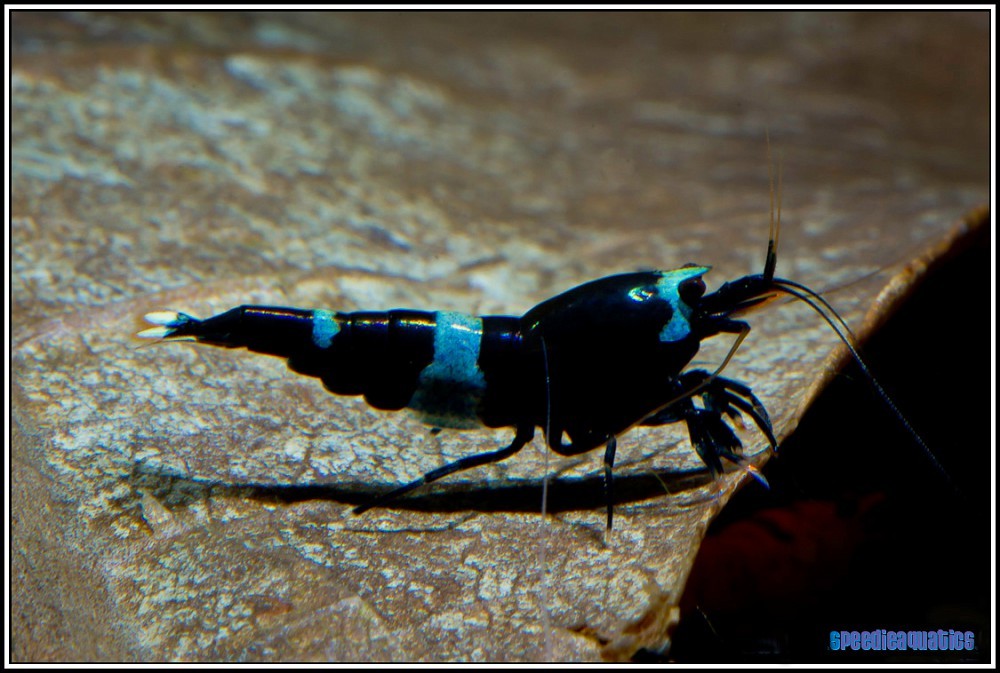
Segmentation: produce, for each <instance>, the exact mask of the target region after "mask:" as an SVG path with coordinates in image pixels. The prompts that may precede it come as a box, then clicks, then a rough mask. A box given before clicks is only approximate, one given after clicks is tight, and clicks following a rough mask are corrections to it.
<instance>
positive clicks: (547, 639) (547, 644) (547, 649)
mask: <svg viewBox="0 0 1000 673" xmlns="http://www.w3.org/2000/svg"><path fill="white" fill-rule="evenodd" d="M541 342H542V361H543V362H544V363H545V439H546V441H548V439H549V437H550V436H551V435H550V433H551V432H552V377H551V376H550V374H549V349H548V347H547V346H546V345H545V337H544V336H543V337H541ZM549 453H550V452H549V450H548V447H546V449H545V458H544V461H545V462H544V463H543V465H544V471H545V476H544V477H542V543H541V545H540V547H539V549H538V566H539V567H540V568H541V573H542V592H541V593H542V595H541V597H540V599H539V602H540V603H541V605H540V608H541V611H542V631H543V632H544V633H543V635H542V648H543V650H544V652H543V654H544V658H545V661H552V659H553V652H552V619H551V616H550V615H549V555H548V549H549V535H548V528H549V518H548V505H549Z"/></svg>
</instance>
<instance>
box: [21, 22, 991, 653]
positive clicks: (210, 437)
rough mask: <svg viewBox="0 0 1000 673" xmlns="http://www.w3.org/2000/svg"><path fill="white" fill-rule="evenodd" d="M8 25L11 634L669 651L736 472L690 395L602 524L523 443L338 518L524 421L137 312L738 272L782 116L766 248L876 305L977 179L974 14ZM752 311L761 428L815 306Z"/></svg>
mask: <svg viewBox="0 0 1000 673" xmlns="http://www.w3.org/2000/svg"><path fill="white" fill-rule="evenodd" d="M11 35H12V40H13V49H14V51H13V57H14V61H13V71H12V75H11V78H12V79H11V81H12V116H11V120H12V130H13V147H12V152H13V166H12V169H13V170H12V185H13V204H12V215H13V217H12V220H11V255H12V269H13V276H12V358H13V362H12V369H11V379H12V427H11V440H12V441H11V447H12V451H11V458H12V460H11V465H12V483H11V515H12V529H11V532H12V539H11V556H12V567H11V571H12V594H11V599H12V603H11V604H12V613H13V614H12V619H13V621H12V634H11V643H12V654H13V657H14V658H15V660H20V661H44V660H62V661H66V660H88V661H89V660H133V659H136V660H188V661H205V660H216V659H224V660H242V661H259V660H295V661H312V660H317V661H319V660H336V661H386V660H421V661H425V660H426V661H435V660H522V661H523V660H539V659H542V658H552V659H558V660H597V659H601V658H602V657H603V658H606V659H607V658H611V659H620V658H628V657H630V656H631V655H632V654H633V653H634V652H635V651H636V650H637V649H638V648H640V647H645V648H650V649H662V648H664V647H666V646H667V645H668V643H669V636H668V630H669V627H670V624H671V622H672V619H673V618H674V614H675V610H674V606H675V605H676V603H677V600H678V598H679V595H680V592H681V591H682V589H683V586H684V581H685V579H686V577H687V574H688V571H689V568H690V563H691V560H692V559H693V557H694V554H695V552H696V550H697V546H698V542H699V540H700V539H701V535H702V534H703V532H704V530H705V527H706V526H707V524H708V522H709V521H710V520H711V518H712V517H713V516H714V514H715V513H716V512H717V511H718V510H719V509H720V508H721V507H722V505H723V504H724V502H725V501H726V499H727V497H728V495H729V494H730V493H731V491H732V490H733V489H734V488H735V487H736V486H737V484H738V482H739V481H741V475H739V474H731V475H728V476H726V477H724V478H723V479H721V480H720V481H719V482H717V483H714V484H706V483H705V481H704V480H703V479H700V478H698V477H699V475H698V474H696V473H695V472H696V471H697V470H699V468H700V463H699V461H698V459H697V457H696V456H695V455H694V453H693V451H692V450H690V448H689V447H688V445H687V443H686V437H685V433H684V432H683V431H682V430H681V429H680V428H666V429H659V430H656V431H648V432H646V431H644V432H640V431H636V432H633V433H631V434H629V435H628V436H627V437H625V438H624V439H623V440H622V442H621V443H620V454H619V455H620V458H619V461H620V467H619V469H618V470H617V474H618V475H619V477H620V479H621V481H620V483H621V484H622V486H621V487H620V490H621V491H622V493H621V496H622V502H621V504H620V505H619V507H618V509H617V512H616V514H617V517H616V530H615V531H614V534H613V535H612V536H611V537H610V539H609V540H608V541H605V540H604V530H603V526H604V517H603V510H602V496H601V490H600V475H599V469H598V468H599V465H600V457H599V456H598V455H597V454H598V453H599V452H595V453H594V454H593V455H589V454H588V455H586V456H582V457H580V459H578V460H573V461H568V462H569V464H568V465H567V464H566V463H567V461H563V460H559V459H557V458H556V457H553V456H549V457H548V458H546V457H545V454H544V452H543V451H542V450H541V448H542V444H541V442H540V440H536V441H535V443H534V444H533V445H532V446H531V447H529V448H528V449H526V450H524V451H523V452H522V453H520V454H518V455H517V456H516V457H514V458H512V459H510V460H508V461H506V462H504V463H501V464H498V465H494V466H490V467H487V468H481V469H477V470H473V471H469V472H466V473H463V474H459V475H455V476H453V477H451V478H449V479H448V480H446V481H445V482H443V483H441V484H440V485H439V486H438V487H437V488H436V489H433V491H432V490H431V489H427V490H426V491H425V492H422V493H420V494H418V495H421V496H424V497H422V498H418V499H415V500H413V501H409V502H406V503H399V505H398V506H396V507H393V508H391V509H385V510H376V511H372V512H370V513H368V514H366V515H364V516H361V517H354V516H351V515H350V514H349V511H350V507H351V506H352V504H354V503H358V502H363V501H364V500H365V499H366V498H369V497H371V496H372V495H373V494H376V493H381V492H384V491H385V490H386V489H388V488H390V487H391V486H392V485H395V484H398V483H400V482H403V481H405V480H408V479H411V478H413V477H415V476H417V475H419V474H421V473H423V472H425V471H426V470H428V469H432V468H433V467H436V466H438V465H440V464H442V463H443V462H445V461H447V460H450V459H453V458H454V457H457V456H460V455H467V454H470V453H475V452H479V451H484V450H489V449H493V448H495V447H497V446H499V445H500V444H501V443H504V442H505V441H507V435H508V434H509V433H504V432H489V431H482V432H462V433H458V432H444V433H442V434H440V435H438V436H431V435H429V434H428V432H427V430H426V428H424V427H423V426H421V425H419V424H418V423H416V422H415V421H413V420H412V419H410V418H409V417H407V416H406V415H405V414H386V413H380V412H376V411H374V410H372V409H369V408H368V407H366V406H365V405H364V404H363V403H362V402H361V401H359V400H356V399H351V398H336V397H333V396H331V395H328V394H327V393H325V392H324V391H323V389H322V387H321V386H320V384H319V383H318V382H315V381H312V380H307V379H303V378H300V377H296V376H294V375H292V374H291V373H289V372H287V371H286V370H285V367H284V365H283V363H281V362H279V361H276V360H272V359H270V358H266V357H262V356H254V355H249V354H246V353H243V352H226V351H220V350H215V349H208V348H201V349H199V348H194V347H191V346H188V345H183V344H176V345H170V346H154V347H151V348H141V349H140V348H138V346H139V345H140V344H139V342H137V341H136V340H134V339H133V338H132V337H131V335H132V334H133V333H134V332H135V331H136V330H137V329H139V328H140V325H139V322H138V321H139V317H140V316H141V315H142V314H144V313H146V312H148V311H151V310H160V309H178V310H185V311H189V312H191V313H193V314H195V315H207V314H211V313H214V312H218V311H221V310H225V309H227V308H230V307H231V306H234V305H237V304H240V303H251V302H256V303H276V304H287V305H297V306H305V307H314V306H315V307H329V308H335V309H340V310H358V309H373V310H374V309H389V308H395V307H412V308H434V309H444V310H456V311H464V312H475V313H484V314H488V313H521V312H523V311H525V310H526V309H527V308H529V307H531V306H532V305H533V304H535V303H537V302H538V301H540V300H542V299H545V298H547V297H549V296H551V295H553V294H555V293H557V292H559V291H561V290H564V289H566V288H568V287H571V286H572V285H574V284H576V283H579V282H582V281H584V280H588V279H591V278H595V277H599V276H601V275H605V274H608V273H613V272H617V271H626V270H634V269H642V268H670V267H675V266H679V265H681V264H683V263H686V262H689V261H694V262H699V263H705V264H711V265H713V270H712V271H711V272H710V274H709V275H708V277H707V280H708V283H709V286H710V287H712V286H714V285H717V284H719V283H721V282H723V281H725V280H727V279H731V278H733V277H736V276H739V275H743V274H745V273H748V272H752V271H756V270H758V269H759V268H760V264H761V260H762V257H763V250H764V244H765V237H766V231H767V203H768V193H767V166H766V162H765V159H764V131H765V129H766V128H769V129H770V131H771V134H772V137H773V139H774V140H773V143H774V146H775V147H776V148H777V149H778V150H780V152H781V154H782V155H783V157H784V158H783V167H784V176H785V180H784V211H783V220H784V222H785V227H784V229H783V230H782V238H781V255H780V258H779V273H780V274H781V275H784V276H786V277H789V278H793V279H796V280H799V281H801V282H804V283H806V284H809V285H811V286H814V287H817V288H825V287H831V286H836V285H841V284H845V283H850V285H849V286H848V287H847V288H846V289H843V290H840V291H838V292H836V293H834V294H833V295H831V297H830V299H831V301H833V303H834V304H835V305H836V306H837V307H838V308H839V309H840V310H841V311H842V312H843V314H844V316H845V318H846V319H847V320H848V322H849V323H850V324H851V325H852V327H854V328H856V329H857V330H858V331H859V332H862V333H863V332H864V331H865V330H866V329H867V328H868V327H870V326H871V325H873V324H875V323H876V322H877V321H878V320H879V316H880V315H882V314H883V313H884V312H885V311H887V310H888V309H889V308H891V306H892V305H893V303H894V302H895V301H896V300H898V298H899V297H900V296H901V295H902V294H903V293H905V291H906V288H907V287H908V285H909V284H910V283H911V282H912V281H913V280H914V279H915V278H917V277H919V275H920V274H921V273H922V271H923V269H924V266H925V264H926V262H927V261H928V260H929V259H931V258H933V256H934V255H936V254H939V253H940V252H941V251H942V250H944V249H946V248H947V246H948V243H949V241H950V240H951V238H952V237H953V236H955V235H956V233H955V232H956V229H955V225H956V223H957V222H959V220H960V219H961V218H962V216H963V215H964V214H965V213H966V212H968V211H969V210H970V209H972V208H974V207H976V206H978V205H980V204H982V203H985V201H986V199H987V198H988V168H989V165H988V158H989V152H988V138H989V134H988V131H989V67H988V65H989V64H988V58H989V57H988V54H989V50H988V44H989V41H988V40H989V25H988V16H987V15H986V14H965V15H941V14H934V15H927V14H888V15H886V14H865V15H861V16H857V15H852V14H835V15H828V14H805V15H801V14H750V15H733V14H712V15H699V14H694V15H691V14H645V15H638V14H620V15H619V14H602V15H589V14H573V15H564V14H502V15H484V14H475V15H463V14H446V15H440V14H421V15H412V14H407V15H390V14H361V15H353V14H319V15H310V14H293V15H283V14H263V15H261V14H256V15H253V14H251V15H236V14H224V15H213V14H191V13H176V14H166V15H164V14H103V15H102V14H69V15H55V14H42V15H36V14H24V13H15V14H14V15H13V19H12V22H11ZM859 279H860V280H859ZM872 306H876V307H877V308H876V309H873V310H870V308H871V307H872ZM751 322H752V323H753V324H754V332H753V334H752V335H751V337H750V338H749V339H748V340H747V342H746V343H745V345H744V346H743V348H742V350H741V351H740V353H739V354H738V356H737V358H736V360H735V361H734V363H733V364H732V366H731V368H730V369H729V370H727V373H728V375H730V376H732V377H734V378H739V379H742V380H746V381H747V382H749V383H750V384H751V385H752V386H753V387H754V390H755V391H756V393H757V394H758V395H759V396H760V397H761V398H762V399H763V400H764V401H765V403H766V404H767V405H768V406H769V408H770V410H771V412H772V415H773V418H774V420H775V424H776V428H778V429H779V435H785V434H787V432H789V431H790V430H791V428H792V427H793V426H794V424H795V419H796V418H797V415H798V414H799V412H800V411H801V409H802V408H803V407H804V406H805V405H806V404H807V402H808V400H809V399H810V398H811V396H812V395H813V394H814V393H815V390H816V389H817V387H818V386H819V385H821V384H822V382H823V380H825V378H826V377H827V376H829V375H830V371H831V369H830V365H831V363H832V362H833V361H834V359H835V358H834V355H832V354H833V353H834V348H835V340H834V337H833V336H832V334H831V333H830V332H829V330H828V328H826V327H825V325H823V324H822V323H821V322H820V321H819V319H818V318H817V317H816V316H815V315H813V314H810V313H809V312H808V310H807V309H806V308H805V307H801V306H783V307H772V308H769V309H767V310H766V311H764V312H761V313H759V314H756V315H754V316H753V317H752V319H751ZM726 347H727V344H722V343H720V344H718V345H716V346H715V347H714V348H708V349H706V352H705V353H704V354H703V355H701V356H699V358H703V359H704V361H705V362H706V363H709V364H710V363H712V362H718V359H719V358H720V357H721V356H722V355H723V354H724V352H725V349H726ZM706 366H707V365H706ZM745 437H746V440H747V441H748V443H749V444H750V447H751V451H759V450H760V449H761V442H760V438H759V437H757V436H756V435H754V434H753V433H746V435H745ZM761 458H763V457H761ZM546 468H547V469H548V470H550V471H551V472H555V471H557V470H558V471H561V472H560V474H561V479H562V480H563V484H564V485H563V486H562V487H557V488H556V493H555V494H554V496H553V498H552V500H551V502H550V508H552V509H554V510H555V511H556V514H555V516H553V517H550V519H549V521H548V522H547V523H543V522H542V520H541V519H540V517H539V514H538V511H539V509H540V503H541V487H540V484H541V475H542V474H543V473H544V471H545V469H546ZM654 471H655V472H657V473H659V474H661V475H665V476H664V479H665V480H666V483H665V485H666V486H667V487H668V488H669V490H670V492H671V494H670V495H665V494H663V492H662V488H661V487H660V486H659V485H655V486H653V487H650V486H649V484H648V482H649V479H645V480H644V477H648V475H649V474H651V473H652V472H654ZM678 475H681V476H678ZM685 475H687V476H689V477H692V478H690V479H688V478H686V477H685ZM251 485H256V486H258V488H252V487H251ZM429 492H433V493H436V494H438V495H439V497H427V495H428V493H429Z"/></svg>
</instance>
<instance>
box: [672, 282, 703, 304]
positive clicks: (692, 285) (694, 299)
mask: <svg viewBox="0 0 1000 673" xmlns="http://www.w3.org/2000/svg"><path fill="white" fill-rule="evenodd" d="M677 292H678V293H680V295H681V301H683V302H684V303H685V304H687V305H688V306H694V305H695V304H697V303H698V300H699V299H701V296H702V295H703V294H705V281H703V280H702V279H701V278H700V277H698V278H688V279H687V280H683V281H681V284H680V285H679V286H678V287H677Z"/></svg>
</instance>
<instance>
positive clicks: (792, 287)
mask: <svg viewBox="0 0 1000 673" xmlns="http://www.w3.org/2000/svg"><path fill="white" fill-rule="evenodd" d="M774 286H775V288H777V289H779V290H781V291H782V292H785V293H787V294H790V295H791V296H793V297H795V298H796V299H799V300H801V301H803V302H805V303H806V304H807V305H809V307H810V308H812V309H813V310H814V311H816V313H818V314H820V315H821V316H823V319H824V320H826V322H827V324H828V325H830V327H831V328H832V329H833V331H834V332H836V333H837V336H838V337H840V340H841V341H843V342H844V345H845V346H847V349H848V350H849V351H850V353H851V356H852V357H853V358H854V361H855V362H857V363H858V367H860V368H861V372H862V373H863V374H864V375H865V378H867V379H868V382H869V383H871V385H872V387H873V388H874V389H875V392H876V393H877V394H878V396H879V397H881V398H882V401H883V402H884V403H885V405H886V406H887V407H889V409H890V410H891V411H892V413H893V414H895V415H896V418H897V419H899V422H900V423H901V424H902V425H903V427H904V428H906V431H907V432H908V433H910V436H911V437H912V438H913V439H914V441H916V443H917V445H918V446H919V447H920V448H921V450H923V452H924V455H925V456H927V458H928V460H930V462H931V464H932V465H933V466H934V468H935V469H936V470H937V471H938V472H940V473H941V475H942V476H943V477H944V478H945V480H946V481H947V482H948V485H949V486H951V488H952V490H953V491H954V492H955V493H956V494H958V495H959V497H962V498H964V495H963V494H962V492H961V490H959V488H958V485H957V484H955V482H954V481H952V479H951V477H950V476H949V475H948V472H947V471H946V470H945V469H944V466H943V465H941V463H940V461H938V459H937V456H935V455H934V452H933V451H931V448H930V446H928V445H927V442H925V441H924V438H923V437H921V436H920V434H919V433H918V432H917V431H916V429H915V428H914V427H913V426H912V425H910V422H909V421H908V420H906V416H904V415H903V413H902V412H901V411H900V410H899V407H897V406H896V403H895V402H893V401H892V398H891V397H889V393H887V392H886V391H885V388H883V387H882V384H880V383H879V382H878V379H876V378H875V375H874V374H872V372H871V370H870V369H869V368H868V365H867V364H865V361H864V360H862V359H861V354H860V353H858V350H857V348H856V347H855V345H854V342H855V341H856V340H855V338H854V335H853V333H851V331H850V329H848V328H847V324H846V323H845V322H844V319H843V318H841V317H840V314H838V313H837V312H836V311H835V310H834V309H833V308H832V307H831V306H830V304H828V303H827V302H826V300H825V299H823V298H822V297H821V296H819V295H818V294H817V293H816V292H815V291H813V290H810V289H809V288H807V287H806V286H804V285H801V284H799V283H795V282H793V281H790V280H785V279H783V278H776V279H775V280H774ZM821 305H822V306H823V307H824V308H826V309H827V310H829V311H830V313H831V314H832V315H833V316H834V317H835V318H836V320H835V319H834V318H832V317H830V315H828V314H827V313H826V311H824V310H822V309H821V308H820V306H821ZM841 325H843V326H844V329H845V330H846V331H841V328H840V326H841Z"/></svg>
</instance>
